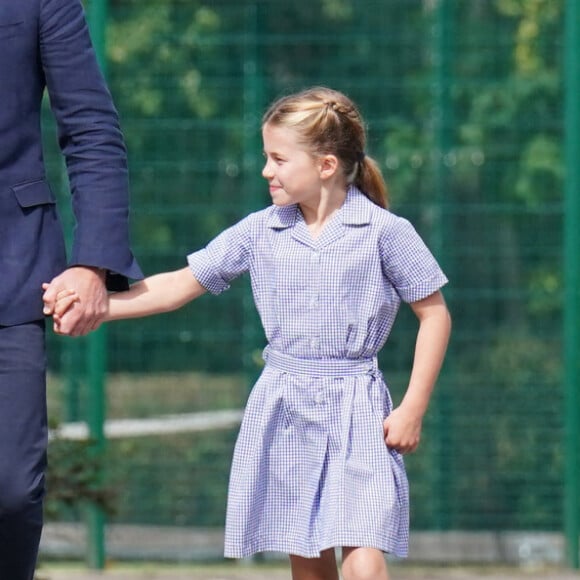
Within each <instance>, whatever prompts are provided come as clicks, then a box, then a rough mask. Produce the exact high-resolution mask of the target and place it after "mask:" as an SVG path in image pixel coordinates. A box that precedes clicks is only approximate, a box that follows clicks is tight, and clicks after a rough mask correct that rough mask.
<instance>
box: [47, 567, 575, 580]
mask: <svg viewBox="0 0 580 580" xmlns="http://www.w3.org/2000/svg"><path fill="white" fill-rule="evenodd" d="M37 576H38V580H290V572H289V570H288V568H287V567H284V566H276V567H272V566H266V565H264V566H250V565H238V566H194V567H191V566H183V567H172V568H160V567H158V568H156V567H148V566H136V567H125V566H123V567H118V568H117V567H111V568H109V569H107V570H105V571H103V572H91V571H87V570H86V569H83V568H62V567H55V566H49V565H45V566H43V567H41V569H40V570H39V571H38V573H37ZM492 578H493V579H494V580H580V572H571V571H566V570H555V569H530V570H522V569H518V568H492V567H490V568H480V569H477V568H442V567H435V568H421V567H411V566H396V565H391V579H392V580H443V579H445V580H490V579H492Z"/></svg>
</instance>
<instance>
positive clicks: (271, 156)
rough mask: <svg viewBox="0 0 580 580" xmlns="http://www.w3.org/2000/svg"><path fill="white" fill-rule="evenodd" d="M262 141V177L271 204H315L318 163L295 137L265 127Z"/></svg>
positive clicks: (318, 187)
mask: <svg viewBox="0 0 580 580" xmlns="http://www.w3.org/2000/svg"><path fill="white" fill-rule="evenodd" d="M262 138H263V140H264V156H265V157H266V164H265V165H264V168H263V169H262V176H263V177H264V178H265V179H266V180H267V181H268V184H269V186H270V195H271V196H272V202H273V203H274V205H278V206H285V205H291V204H294V203H300V204H307V205H309V204H310V203H318V201H319V199H320V190H321V179H320V162H319V160H318V159H317V158H316V157H314V156H313V155H312V154H311V153H310V152H309V151H308V150H307V149H306V147H305V146H304V145H303V144H301V143H300V142H299V139H298V134H297V133H296V132H295V131H293V130H292V129H287V128H284V127H277V126H275V125H269V124H266V125H264V127H263V128H262Z"/></svg>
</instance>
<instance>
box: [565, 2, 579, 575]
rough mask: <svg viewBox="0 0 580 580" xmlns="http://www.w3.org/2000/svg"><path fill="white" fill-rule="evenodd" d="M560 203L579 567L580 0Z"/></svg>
mask: <svg viewBox="0 0 580 580" xmlns="http://www.w3.org/2000/svg"><path fill="white" fill-rule="evenodd" d="M564 20H565V27H566V30H565V38H566V48H565V51H566V54H565V80H564V86H565V116H564V128H565V162H566V185H565V202H564V268H565V295H564V300H565V305H564V342H565V347H564V359H565V362H564V369H565V376H564V385H565V405H566V410H565V422H566V430H565V433H566V447H565V449H566V453H565V493H564V527H565V534H566V560H567V562H568V564H569V565H570V567H572V568H576V569H577V568H579V567H580V563H579V555H578V548H579V545H578V534H579V531H580V523H579V518H580V503H579V497H578V496H579V494H580V459H579V455H580V393H579V389H580V262H579V260H578V252H579V250H580V229H579V227H580V163H579V160H580V100H579V99H578V95H579V94H580V0H567V2H566V12H565V18H564Z"/></svg>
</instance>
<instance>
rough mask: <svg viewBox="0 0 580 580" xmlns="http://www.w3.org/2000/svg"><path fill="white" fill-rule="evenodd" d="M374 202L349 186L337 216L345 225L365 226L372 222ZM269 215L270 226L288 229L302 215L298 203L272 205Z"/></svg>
mask: <svg viewBox="0 0 580 580" xmlns="http://www.w3.org/2000/svg"><path fill="white" fill-rule="evenodd" d="M372 207H373V202H372V201H370V199H369V198H368V197H367V196H366V195H365V194H364V193H362V192H361V191H360V190H359V189H358V188H356V187H355V186H354V185H351V186H349V188H348V190H347V192H346V199H345V200H344V203H343V204H342V207H341V208H340V210H339V211H338V213H337V214H336V216H335V217H336V218H337V219H338V220H340V221H341V222H342V223H343V224H344V225H353V226H364V225H367V224H370V222H371V211H372ZM271 208H272V211H271V212H270V215H269V216H268V220H267V224H268V227H270V228H273V229H286V228H290V227H292V226H294V225H295V224H296V221H297V220H298V218H299V216H300V208H299V207H298V204H293V205H286V206H283V207H278V206H274V205H273V206H271Z"/></svg>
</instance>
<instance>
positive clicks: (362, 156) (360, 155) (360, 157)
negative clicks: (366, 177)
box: [356, 151, 367, 163]
mask: <svg viewBox="0 0 580 580" xmlns="http://www.w3.org/2000/svg"><path fill="white" fill-rule="evenodd" d="M366 156H367V154H366V153H365V152H364V151H359V152H358V153H357V155H356V160H357V161H358V162H359V163H362V162H363V161H364V160H365V157H366Z"/></svg>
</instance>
